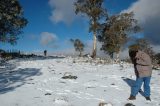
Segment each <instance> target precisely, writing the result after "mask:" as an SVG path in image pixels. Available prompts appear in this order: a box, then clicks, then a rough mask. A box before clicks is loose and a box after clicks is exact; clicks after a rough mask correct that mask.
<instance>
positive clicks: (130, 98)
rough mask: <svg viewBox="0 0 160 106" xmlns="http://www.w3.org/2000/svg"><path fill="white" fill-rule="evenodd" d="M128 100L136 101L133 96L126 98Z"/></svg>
mask: <svg viewBox="0 0 160 106" xmlns="http://www.w3.org/2000/svg"><path fill="white" fill-rule="evenodd" d="M128 100H136V97H135V96H133V95H131V96H130V97H129V98H128Z"/></svg>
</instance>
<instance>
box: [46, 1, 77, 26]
mask: <svg viewBox="0 0 160 106" xmlns="http://www.w3.org/2000/svg"><path fill="white" fill-rule="evenodd" d="M74 2H75V0H49V5H50V6H51V8H52V15H51V16H50V20H51V21H52V22H53V23H58V22H64V23H66V24H70V23H72V22H73V21H74V19H75V18H76V17H77V16H76V14H75V8H74Z"/></svg>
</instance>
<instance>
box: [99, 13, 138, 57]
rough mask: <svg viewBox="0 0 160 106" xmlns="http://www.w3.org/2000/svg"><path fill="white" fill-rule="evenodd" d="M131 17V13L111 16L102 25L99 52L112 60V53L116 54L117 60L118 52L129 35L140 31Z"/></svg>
mask: <svg viewBox="0 0 160 106" xmlns="http://www.w3.org/2000/svg"><path fill="white" fill-rule="evenodd" d="M133 15H134V14H133V12H131V13H121V14H118V15H112V16H111V17H109V18H108V19H107V21H106V22H105V23H104V25H103V26H104V27H103V29H102V32H101V33H102V34H101V35H99V37H98V38H99V41H100V42H101V43H102V47H101V50H103V51H104V52H105V53H108V54H109V55H110V56H111V58H113V54H114V53H116V55H117V59H118V58H119V52H120V51H121V50H122V48H123V46H124V44H126V42H128V38H129V34H130V33H137V32H139V31H141V28H140V27H139V26H138V23H137V20H136V19H134V18H133Z"/></svg>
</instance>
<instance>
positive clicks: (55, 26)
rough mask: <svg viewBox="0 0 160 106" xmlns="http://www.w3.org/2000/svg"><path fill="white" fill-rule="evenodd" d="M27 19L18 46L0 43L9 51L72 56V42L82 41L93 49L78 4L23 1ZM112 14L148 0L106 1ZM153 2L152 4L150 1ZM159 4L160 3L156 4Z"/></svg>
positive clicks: (68, 0) (67, 0) (58, 0)
mask: <svg viewBox="0 0 160 106" xmlns="http://www.w3.org/2000/svg"><path fill="white" fill-rule="evenodd" d="M19 1H20V3H21V6H22V7H23V9H24V16H25V17H26V18H27V20H28V21H29V23H28V25H27V26H26V27H25V28H24V29H23V34H21V35H20V39H19V40H18V41H17V44H16V45H14V46H12V45H10V44H6V43H0V48H2V49H5V50H13V49H14V50H21V51H24V52H43V50H45V49H46V50H48V51H49V52H69V51H72V50H73V46H72V44H71V43H70V42H69V39H70V38H72V39H76V38H79V39H80V40H82V41H83V42H84V43H85V44H86V45H88V48H90V49H91V48H92V47H90V46H91V45H92V34H91V33H89V32H88V20H87V18H86V17H82V16H80V15H75V14H74V6H73V2H74V1H75V0H19ZM104 1H105V3H104V6H105V8H106V9H107V10H108V12H109V13H110V14H117V13H120V12H122V11H129V10H130V9H131V10H132V8H133V9H134V4H136V3H139V2H140V1H141V2H142V1H144V0H139V1H137V0H104ZM146 1H149V0H146ZM153 1H157V2H158V0H153Z"/></svg>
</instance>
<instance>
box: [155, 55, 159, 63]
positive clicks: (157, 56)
mask: <svg viewBox="0 0 160 106" xmlns="http://www.w3.org/2000/svg"><path fill="white" fill-rule="evenodd" d="M155 58H156V60H157V64H160V53H157V54H156V55H155Z"/></svg>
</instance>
